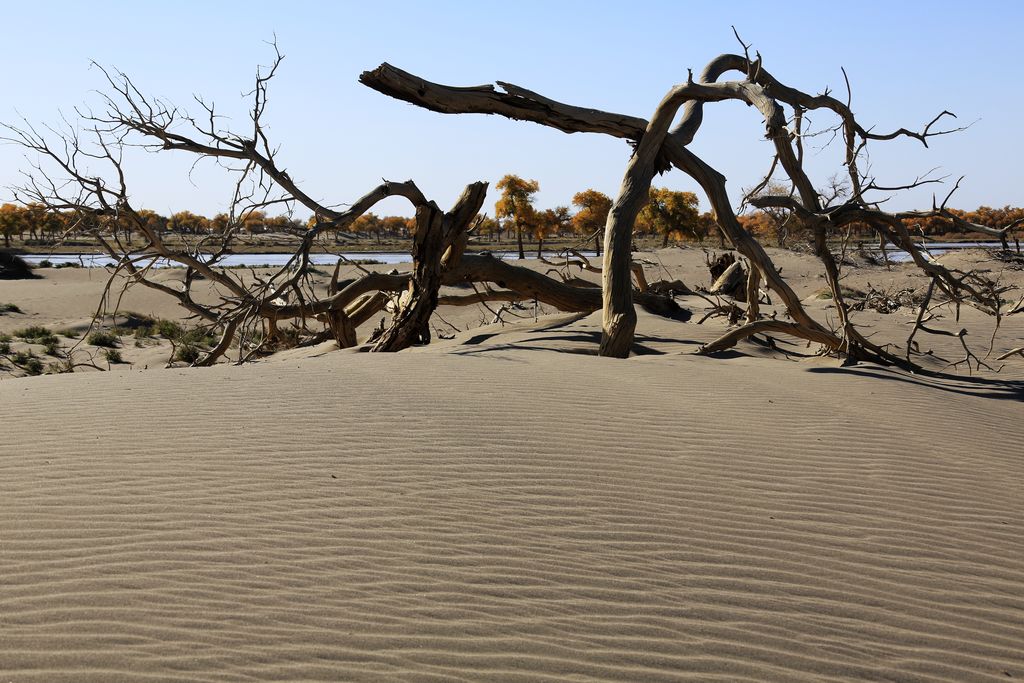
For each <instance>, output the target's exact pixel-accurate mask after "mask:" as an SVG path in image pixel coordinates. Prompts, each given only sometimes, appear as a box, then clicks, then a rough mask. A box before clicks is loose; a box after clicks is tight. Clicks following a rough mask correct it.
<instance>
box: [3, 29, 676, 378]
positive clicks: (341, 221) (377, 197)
mask: <svg viewBox="0 0 1024 683" xmlns="http://www.w3.org/2000/svg"><path fill="white" fill-rule="evenodd" d="M282 58H283V57H282V55H281V54H280V53H279V52H276V46H275V58H274V61H273V63H272V65H271V66H270V67H269V68H268V69H265V70H258V71H257V75H256V81H255V86H254V88H253V90H252V93H251V97H252V102H251V109H250V111H249V117H250V121H251V124H252V125H251V128H250V129H249V130H247V131H246V132H244V133H240V132H235V131H230V130H222V129H220V128H219V127H218V126H219V123H218V121H219V120H220V117H219V115H218V113H217V112H216V111H215V109H214V107H213V105H211V104H207V103H206V102H204V101H203V100H202V99H198V98H197V102H198V103H199V105H200V107H201V109H202V116H200V117H195V116H192V115H190V114H188V113H187V112H185V111H183V110H180V109H178V108H176V107H174V106H172V105H170V104H168V103H166V102H164V101H162V100H159V99H155V98H152V97H149V96H147V95H144V94H143V93H142V92H141V90H139V89H138V88H137V87H136V86H135V84H134V83H133V82H132V81H131V80H130V78H129V77H128V76H126V75H125V74H123V73H121V72H116V71H109V70H106V69H102V68H101V69H100V70H101V71H102V73H103V74H104V76H105V77H106V81H107V85H108V88H109V90H108V92H107V93H106V94H103V95H102V97H103V104H104V110H103V111H102V112H101V113H98V114H95V113H86V114H84V115H83V116H82V120H81V121H80V122H79V125H78V126H69V127H68V128H67V130H64V131H63V132H55V131H54V130H53V129H51V128H49V127H47V128H45V131H46V134H45V135H44V134H43V133H41V132H40V129H39V128H37V127H35V126H33V125H32V124H30V123H28V122H24V123H23V124H21V125H17V126H7V127H6V129H7V131H8V135H7V136H6V139H7V140H8V141H14V142H16V143H18V144H21V145H23V146H24V147H26V148H27V149H29V150H30V151H32V152H34V153H36V154H37V155H38V156H39V157H40V158H41V159H42V162H41V163H40V164H39V165H37V166H36V167H35V168H34V170H33V171H32V172H30V173H28V174H27V176H26V177H27V179H28V180H27V182H26V183H25V184H24V185H23V186H22V187H20V188H15V192H16V195H17V198H18V199H19V200H20V201H22V202H24V203H32V202H35V203H38V204H41V205H43V206H45V207H46V208H47V209H48V210H50V211H53V212H62V213H64V214H69V213H70V214H73V215H74V216H75V217H77V221H75V222H74V223H73V225H72V227H71V228H70V229H69V233H71V232H76V231H77V232H88V233H90V234H92V235H94V236H95V238H96V239H97V240H98V241H99V244H100V245H101V246H102V247H103V249H104V250H105V251H106V252H107V253H108V254H109V255H110V256H111V257H113V258H114V259H116V261H117V265H116V266H115V267H114V268H113V269H112V272H111V275H110V280H109V281H108V289H109V288H111V287H112V285H113V283H114V281H115V278H116V277H117V276H118V275H124V276H126V277H127V284H126V285H125V286H132V285H142V286H145V287H149V288H152V289H155V290H157V291H160V292H163V293H164V294H167V295H168V296H171V297H173V298H175V299H176V300H177V301H178V303H179V304H180V305H181V306H182V307H184V308H185V309H186V310H187V311H188V312H189V313H190V314H191V315H192V316H193V317H194V318H196V319H198V320H199V321H201V323H202V324H205V325H206V326H208V327H209V328H211V331H212V330H215V331H216V332H217V333H218V334H219V336H220V340H219V342H217V343H216V344H215V345H214V346H213V348H211V349H209V350H208V352H207V353H206V354H205V355H203V356H202V357H201V358H200V359H199V360H197V361H196V362H195V364H196V365H209V364H212V363H213V362H215V361H217V359H218V358H220V357H222V356H223V355H224V354H226V353H228V351H229V350H231V349H233V348H234V349H237V350H238V360H239V361H242V360H246V359H248V358H251V357H253V356H254V355H256V354H260V353H262V352H265V351H269V350H273V349H276V348H280V347H282V346H287V345H292V344H308V343H315V342H318V341H326V340H328V339H331V338H333V339H334V340H336V341H337V343H338V344H339V346H342V347H346V346H353V345H355V344H356V343H357V339H356V328H358V327H359V326H360V325H361V324H363V323H365V322H367V321H368V320H370V319H372V318H373V317H375V316H376V315H377V314H379V313H380V312H381V311H383V310H384V309H385V307H386V306H387V305H388V303H389V301H392V300H394V299H398V301H399V305H398V307H397V308H396V309H395V313H394V319H393V321H392V324H391V325H390V327H389V328H388V329H387V330H386V331H385V332H384V333H383V334H382V335H381V336H380V337H379V338H377V339H376V341H375V343H374V344H373V345H372V347H371V348H370V349H369V350H371V351H399V350H401V349H403V348H406V347H408V346H410V345H412V344H418V343H426V342H427V341H429V338H430V333H429V327H428V320H429V319H430V316H431V314H432V313H433V311H434V309H435V308H436V306H437V305H438V300H439V296H438V290H439V288H440V287H441V286H442V285H446V284H447V285H451V284H462V283H481V284H482V285H483V286H484V291H482V292H478V293H477V295H475V296H473V297H446V298H445V299H444V303H446V304H447V305H472V304H475V303H481V302H486V301H489V300H494V301H524V300H531V299H532V300H536V301H539V302H542V303H545V304H549V305H551V306H554V307H555V308H558V309H560V310H563V311H571V312H591V311H594V310H597V309H599V308H600V307H601V295H600V290H597V289H594V288H592V287H589V286H573V285H570V284H566V283H563V282H559V281H558V280H554V279H552V278H550V277H547V276H545V275H542V274H540V273H537V272H535V271H533V270H530V269H527V268H522V267H516V266H512V265H510V264H508V263H505V262H503V261H501V260H499V259H494V258H489V257H485V256H472V255H464V250H465V247H466V243H467V236H466V232H467V230H468V229H469V227H470V224H471V223H472V221H473V220H474V219H475V217H476V216H477V214H478V213H479V211H480V208H481V206H482V205H483V202H484V199H485V196H486V192H487V184H486V183H483V182H477V183H472V184H470V185H469V186H467V188H466V190H465V192H464V193H463V194H462V196H461V197H460V198H459V200H458V201H457V202H456V204H455V206H454V207H453V208H452V209H451V210H449V211H447V212H443V211H442V210H441V209H439V208H438V207H437V205H436V204H435V203H434V202H431V201H429V200H427V198H426V197H424V196H423V193H422V192H421V191H420V190H419V188H418V187H417V186H416V184H415V183H414V182H413V181H411V180H409V181H405V182H388V181H385V182H383V183H382V184H380V185H378V186H377V187H376V188H374V189H373V190H371V191H370V192H369V193H367V194H366V195H364V196H363V197H361V198H360V199H358V200H356V201H355V202H353V203H351V205H349V206H348V208H346V209H344V210H338V209H334V208H331V206H329V205H328V204H326V203H324V202H322V201H319V200H317V199H315V198H314V197H312V196H311V195H309V194H307V193H306V192H305V191H303V190H302V189H301V188H300V187H299V185H298V184H297V183H296V182H295V181H294V180H293V179H292V177H291V175H290V174H289V173H288V172H287V171H286V170H285V169H284V168H283V167H282V166H281V165H280V163H279V160H278V157H277V149H276V148H275V147H274V146H273V145H272V144H271V142H270V139H269V138H268V136H267V132H266V127H265V125H264V122H263V121H264V115H265V113H266V106H267V89H268V86H269V84H270V82H271V79H272V78H273V77H274V75H275V74H276V72H277V70H278V67H279V65H280V64H281V60H282ZM79 131H83V132H79ZM128 145H136V146H142V147H144V148H146V149H147V150H149V151H151V152H156V153H164V152H174V151H177V152H184V153H189V154H193V155H196V156H197V158H199V159H203V158H207V159H215V160H217V161H218V162H219V163H220V164H221V165H222V166H226V167H227V169H228V170H230V171H232V172H235V173H237V178H238V179H237V182H236V183H235V187H234V193H233V197H232V200H231V203H230V214H229V216H230V220H229V222H228V225H227V227H226V228H225V230H224V231H223V232H222V233H220V234H211V235H200V236H197V237H196V238H195V239H194V240H193V241H191V242H189V243H187V244H186V245H185V246H184V247H177V246H171V245H169V244H168V243H167V242H166V241H165V240H164V238H163V235H162V234H161V231H160V230H159V229H158V228H155V227H154V226H153V225H152V224H151V223H149V222H147V221H146V220H144V218H143V217H142V216H141V215H140V213H139V211H138V210H137V207H135V206H134V205H133V204H132V202H131V201H130V200H129V191H128V180H127V178H126V172H125V168H124V165H123V163H122V154H123V151H124V149H125V147H126V146H128ZM101 164H102V165H104V166H105V169H104V171H103V173H102V174H101V175H97V173H96V168H95V167H96V166H97V165H101ZM387 197H404V198H405V199H407V200H408V201H409V202H410V204H411V205H412V206H413V208H414V209H415V211H416V217H417V226H418V227H417V231H416V234H415V239H414V245H413V251H412V258H413V262H414V264H413V270H412V272H410V273H404V274H398V275H387V274H383V273H374V272H369V271H365V269H364V273H363V275H362V276H361V277H359V278H357V279H355V280H352V281H349V282H343V283H339V282H338V273H339V268H336V269H335V273H334V277H333V278H332V281H331V284H330V286H329V287H328V290H327V293H326V295H324V293H323V292H322V291H318V290H317V289H316V288H315V287H314V283H313V281H312V278H311V271H312V265H311V250H313V249H314V246H315V245H316V244H317V243H318V240H320V239H321V238H323V237H325V236H327V235H329V234H332V233H333V234H334V235H338V234H340V233H343V232H345V230H346V228H348V227H349V226H350V225H351V224H352V223H353V222H354V221H355V220H356V219H357V218H359V216H361V215H363V214H365V213H366V212H367V211H369V210H370V209H371V208H372V207H373V206H374V205H375V204H377V203H378V202H380V201H381V200H383V199H385V198H387ZM273 205H283V206H286V207H289V208H290V207H293V206H296V205H298V206H302V207H305V208H306V209H308V210H310V211H312V212H313V214H314V216H315V219H316V220H315V221H314V224H313V225H312V226H311V227H310V228H309V229H308V230H306V231H305V232H304V233H303V234H302V240H301V243H300V246H299V247H298V248H297V249H296V250H295V252H294V253H293V254H292V255H291V257H290V259H289V260H288V262H287V263H286V264H285V265H284V266H282V267H281V268H280V269H278V270H277V271H276V272H274V273H272V274H271V275H270V276H268V277H263V276H260V275H258V274H257V273H255V272H253V273H252V277H251V278H249V279H245V278H243V277H241V276H239V275H238V274H237V272H234V271H232V270H229V269H226V268H224V267H222V265H221V264H222V261H223V259H224V257H226V256H227V255H228V254H229V253H231V251H232V248H233V247H234V246H236V245H237V244H238V242H239V240H240V239H241V226H242V224H243V222H244V219H245V217H246V215H248V214H249V213H251V212H253V211H257V210H261V209H264V208H266V207H268V206H273ZM111 226H118V227H119V228H120V231H118V230H113V231H110V233H109V234H110V236H104V235H103V234H101V230H102V229H103V228H104V227H111ZM128 229H131V230H132V231H133V232H135V233H136V234H137V235H141V237H142V242H141V246H140V244H139V242H138V241H136V242H135V243H133V244H125V243H123V242H121V240H120V234H123V232H124V231H125V230H128ZM158 262H168V263H170V264H173V265H177V266H180V267H183V268H184V277H183V280H182V283H181V285H180V287H174V286H170V285H168V284H166V283H164V282H161V281H160V280H159V279H157V278H155V277H153V275H154V272H153V269H154V267H155V266H156V264H157V263H158ZM339 266H340V261H339ZM197 282H205V283H208V284H209V285H210V286H211V287H212V288H213V289H214V290H215V292H216V299H217V300H216V301H213V302H211V301H209V297H206V299H204V298H203V297H200V296H198V295H197V294H196V288H195V286H196V283H197ZM403 293H404V294H403ZM640 302H641V303H642V304H644V305H646V306H648V307H649V308H650V309H651V310H653V311H656V312H662V313H665V314H669V315H674V314H677V313H678V311H679V307H678V306H677V305H676V304H675V303H674V301H673V300H672V298H671V297H670V296H666V295H662V294H654V293H643V294H640ZM287 321H291V324H292V327H291V330H292V331H293V334H291V335H285V333H284V331H283V330H282V329H281V327H280V324H281V323H284V322H287Z"/></svg>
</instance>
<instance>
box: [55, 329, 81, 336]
mask: <svg viewBox="0 0 1024 683" xmlns="http://www.w3.org/2000/svg"><path fill="white" fill-rule="evenodd" d="M57 334H59V335H60V336H62V337H67V338H68V339H78V334H79V333H78V332H76V331H75V330H72V329H71V328H70V327H69V328H68V329H66V330H60V331H59V332H57Z"/></svg>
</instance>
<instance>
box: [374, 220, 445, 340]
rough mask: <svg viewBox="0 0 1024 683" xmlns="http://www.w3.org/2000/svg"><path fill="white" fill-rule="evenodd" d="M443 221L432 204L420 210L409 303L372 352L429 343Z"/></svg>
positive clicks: (439, 269)
mask: <svg viewBox="0 0 1024 683" xmlns="http://www.w3.org/2000/svg"><path fill="white" fill-rule="evenodd" d="M443 218H444V214H443V213H442V212H441V209H439V208H437V204H434V203H433V202H429V203H428V204H425V205H423V206H420V207H417V209H416V234H415V235H414V236H413V243H412V261H413V269H414V270H413V276H412V277H411V278H410V279H409V290H408V291H409V301H408V303H407V304H406V305H404V306H403V307H402V308H401V309H400V310H399V311H398V312H397V313H396V314H395V319H394V321H393V322H392V324H391V327H390V328H388V330H387V331H386V332H384V334H383V335H381V337H380V339H378V340H377V342H376V344H374V345H373V348H372V349H371V351H384V352H394V351H401V350H402V349H405V348H408V347H410V346H413V345H417V344H429V343H430V316H431V315H433V313H434V309H435V308H437V290H438V289H439V288H440V287H441V256H442V255H443V252H444V226H443Z"/></svg>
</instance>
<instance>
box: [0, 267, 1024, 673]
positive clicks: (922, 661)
mask: <svg viewBox="0 0 1024 683" xmlns="http://www.w3.org/2000/svg"><path fill="white" fill-rule="evenodd" d="M649 257H650V258H651V259H652V261H655V262H660V263H662V264H664V266H665V272H667V273H668V274H670V275H671V276H672V277H673V278H674V277H680V278H681V279H683V280H684V281H686V282H687V283H688V284H691V285H700V284H706V282H705V281H703V280H706V277H707V276H706V274H704V273H702V272H701V266H702V264H703V254H702V253H701V252H700V251H699V250H667V251H661V252H655V253H654V254H651V255H649ZM773 257H775V258H776V260H777V263H778V265H780V266H781V267H782V269H783V274H785V275H788V276H789V277H790V278H791V282H792V283H793V284H794V286H796V287H797V290H798V292H799V293H800V295H801V296H803V297H806V298H807V300H808V301H809V302H810V303H809V305H810V306H811V307H812V309H813V310H814V311H815V314H816V315H818V316H819V317H824V316H827V315H828V308H827V307H828V305H829V302H828V301H827V300H824V299H819V298H816V292H818V291H819V290H820V289H821V288H822V287H823V284H824V283H823V281H822V280H821V279H820V278H817V277H816V276H815V274H814V270H813V268H812V267H811V264H810V262H809V259H808V258H807V257H804V256H800V255H795V254H792V255H791V254H782V253H773ZM950 258H953V257H950ZM955 258H960V259H963V260H964V263H965V264H973V265H975V266H978V265H981V266H983V267H991V268H993V269H996V268H998V267H999V264H996V263H995V262H986V261H984V260H983V258H984V257H982V256H981V255H979V254H973V255H972V254H962V255H956V256H955ZM660 272H661V271H660V266H652V267H651V268H650V269H649V277H650V278H651V279H657V277H660V275H659V274H658V273H660ZM98 275H99V273H98V272H92V273H90V272H85V271H70V270H66V271H60V272H58V271H52V272H47V273H46V276H47V277H46V278H45V279H44V280H38V281H33V282H31V283H0V303H2V302H5V301H10V302H13V303H16V304H18V305H19V306H20V307H21V308H22V309H23V310H24V311H25V313H23V314H9V315H5V316H0V331H9V330H11V329H14V328H17V327H23V326H25V325H26V324H45V325H49V326H53V327H54V328H58V327H62V326H74V325H80V324H87V321H88V319H89V316H90V311H91V309H92V308H93V307H94V305H95V302H96V294H97V292H98V291H99V289H98V287H100V286H101V285H100V284H98V283H99V282H102V278H101V277H98ZM170 276H171V275H170V274H168V277H170ZM1002 276H1003V278H1004V281H1006V282H1019V283H1020V284H1024V282H1021V271H1008V272H1006V273H1003V274H1002ZM702 278H703V280H702ZM915 282H918V283H919V281H917V280H915V278H914V276H913V275H911V274H909V272H908V271H906V270H905V269H897V270H895V271H886V270H885V269H884V268H860V269H856V270H855V271H851V274H850V275H849V276H848V278H847V280H846V281H845V284H846V285H847V286H849V287H855V288H859V289H866V288H867V286H868V283H870V284H871V285H874V286H876V287H886V288H898V287H902V286H905V285H908V284H910V285H913V284H914V283H915ZM129 297H136V298H131V299H128V300H127V301H126V304H125V305H124V306H123V308H129V309H130V310H135V311H138V312H142V313H146V314H151V315H157V316H160V317H172V316H178V315H180V314H179V313H177V312H176V310H175V308H174V307H173V306H172V305H171V304H169V303H168V302H166V301H163V300H162V299H161V298H160V297H159V296H158V295H155V294H150V293H148V292H145V293H143V292H141V291H140V290H133V291H132V292H131V293H130V294H129ZM681 303H683V305H685V306H687V307H689V308H691V309H693V311H694V313H695V315H694V318H693V320H692V321H691V322H688V323H680V322H675V321H670V320H665V319H661V318H656V317H653V316H650V315H648V314H646V313H641V315H640V323H639V326H638V330H639V338H638V342H639V347H638V348H639V349H640V350H641V351H642V353H640V354H638V355H635V356H633V357H631V358H630V359H628V360H625V361H615V360H609V359H601V358H596V357H594V356H593V355H592V354H593V350H594V348H595V345H596V341H595V339H596V335H597V333H598V331H599V329H600V321H599V316H598V315H590V316H582V317H581V316H574V315H565V314H560V315H553V316H539V317H537V319H536V320H535V319H534V318H533V317H527V318H526V319H523V320H519V321H517V322H515V323H514V324H507V325H501V324H488V325H484V326H480V325H479V323H480V322H481V321H483V322H489V318H490V317H492V316H490V315H489V313H488V312H486V311H484V312H481V311H480V310H477V309H466V308H463V309H452V310H450V311H442V312H441V313H442V316H443V317H445V319H446V320H449V321H450V322H451V323H452V324H453V325H455V326H456V327H458V331H457V332H455V333H454V335H455V336H454V338H452V339H448V340H442V341H439V342H438V343H436V344H432V345H431V346H429V347H424V348H418V349H411V350H409V351H407V352H403V353H400V354H397V355H393V356H386V357H384V356H379V355H375V354H363V353H357V352H353V351H331V350H330V349H329V348H328V346H327V345H325V346H322V347H318V348H315V349H307V350H302V351H293V352H288V353H285V354H280V355H279V356H276V357H272V358H270V359H267V360H264V361H261V362H259V363H255V364H251V365H247V366H243V367H234V366H228V365H223V366H218V367H214V368H207V369H188V368H175V369H168V370H164V369H159V370H158V369H152V368H155V367H156V366H157V365H162V363H161V362H159V361H156V362H154V363H151V364H150V366H151V369H150V370H148V371H142V370H141V367H143V366H144V365H146V363H144V362H142V360H132V364H131V365H124V366H115V367H116V369H117V370H118V371H117V372H108V373H99V372H76V373H74V374H70V375H51V376H43V377H34V378H18V379H8V380H5V381H0V406H2V408H3V410H2V415H3V418H2V419H3V423H2V424H3V430H2V432H3V436H2V439H0V493H2V495H0V681H18V682H21V681H140V680H153V681H238V680H323V681H337V680H365V681H392V680H409V681H429V680H437V681H568V680H580V681H583V680H586V681H603V680H608V681H610V680H616V681H679V680H694V681H710V680H720V681H737V680H747V681H764V680H773V681H849V680H865V681H986V680H988V681H996V680H999V681H1004V680H1011V679H1015V678H1021V677H1024V533H1022V532H1024V447H1022V444H1024V421H1022V417H1024V405H1022V399H1024V371H1022V368H1024V359H1019V357H1018V358H1017V359H1010V360H1008V361H1006V362H1005V367H1003V368H1002V371H1001V372H1000V373H998V374H996V373H993V372H989V371H981V372H975V373H974V374H973V375H968V374H967V373H966V372H965V371H962V372H961V373H960V375H959V376H957V377H951V378H946V379H930V378H926V377H921V376H914V375H909V374H907V373H904V372H901V371H896V370H891V369H883V368H876V367H871V366H865V365H859V366H853V367H841V366H840V365H839V364H838V363H837V362H836V361H835V360H831V359H821V358H809V359H808V358H798V357H796V356H789V357H786V356H783V355H781V354H778V353H773V352H768V351H765V350H763V349H761V348H760V347H756V346H753V345H749V344H745V345H743V346H741V347H739V348H737V350H736V351H735V352H732V353H728V354H724V355H723V356H722V357H719V358H705V357H699V356H694V355H693V354H692V352H693V350H694V349H695V348H696V346H697V344H699V343H701V342H703V341H707V340H709V339H712V338H714V337H715V336H716V335H717V334H718V333H720V332H721V331H722V330H723V329H724V322H722V321H721V319H715V320H712V321H709V322H707V323H705V324H704V325H697V324H695V321H696V320H698V319H699V318H700V317H701V316H702V308H703V302H702V301H701V300H700V299H698V298H695V297H687V298H685V299H684V300H682V301H681ZM859 316H861V317H859V318H858V319H859V320H861V321H862V322H863V323H864V324H865V325H869V326H870V327H871V329H872V330H873V331H875V332H876V333H877V335H878V336H879V337H884V338H886V339H892V340H894V341H901V340H902V339H904V338H905V336H906V331H907V329H908V327H907V326H908V325H909V324H910V323H911V322H912V320H913V312H912V311H906V310H900V311H897V312H896V313H892V314H889V315H882V314H877V313H874V312H870V313H868V312H865V313H862V314H859ZM1022 318H1024V315H1021V314H1018V315H1016V316H1010V317H1009V318H1007V319H1005V320H1004V322H1003V325H1002V327H1001V329H1000V331H999V333H998V334H997V335H996V337H995V341H994V342H993V344H992V345H993V348H994V349H995V352H994V353H993V356H994V355H997V354H998V353H999V352H1001V350H1005V349H1008V348H1011V347H1012V346H1019V345H1020V344H1021V343H1022V342H1021V340H1022V339H1024V322H1022V320H1021V319H1022ZM984 322H985V321H984V320H982V319H981V317H980V314H977V312H975V311H973V310H965V311H964V312H963V314H962V320H961V322H960V323H956V322H955V321H953V320H952V319H951V318H949V319H944V320H942V321H936V323H935V324H936V326H938V327H942V328H943V329H958V327H957V326H958V325H963V326H968V327H971V329H972V334H976V335H977V338H974V337H971V341H972V343H974V344H976V345H978V346H980V349H979V350H980V351H981V352H982V353H981V354H980V355H982V356H984V352H985V351H987V348H988V345H989V337H988V335H989V333H990V332H991V328H990V327H986V328H984V331H978V332H976V333H975V332H974V331H973V330H974V329H975V327H976V326H977V324H980V323H984ZM441 327H443V324H439V329H440V328H441ZM929 341H934V345H935V346H936V350H937V353H938V355H940V356H943V357H949V358H950V359H956V353H955V352H956V350H957V349H959V344H958V343H957V342H956V340H955V339H951V338H946V337H937V338H935V340H931V339H929ZM19 343H20V342H19ZM790 348H791V350H793V351H801V352H806V351H807V349H804V348H803V345H799V344H793V345H791V347H790ZM123 350H124V351H125V356H126V357H127V356H129V355H130V354H135V353H137V354H139V355H138V359H141V358H143V355H144V354H146V353H151V352H153V353H155V351H156V350H159V343H157V342H155V341H154V342H153V346H151V347H145V346H144V347H143V348H138V349H136V348H135V347H134V346H132V345H131V344H125V345H124V349H123ZM161 352H162V350H161ZM164 355H165V356H166V354H164ZM164 360H166V357H164ZM990 360H991V359H990ZM929 362H930V363H932V364H933V365H934V366H935V367H936V368H938V367H942V366H944V365H945V363H943V362H942V361H940V360H938V359H933V360H931V361H929ZM994 365H996V367H998V366H999V365H1002V364H995V363H994Z"/></svg>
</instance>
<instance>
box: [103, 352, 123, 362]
mask: <svg viewBox="0 0 1024 683" xmlns="http://www.w3.org/2000/svg"><path fill="white" fill-rule="evenodd" d="M103 357H104V358H106V359H107V362H108V363H111V364H114V365H117V364H119V363H124V358H122V357H121V352H120V351H118V350H117V349H107V350H105V351H104V352H103Z"/></svg>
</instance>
